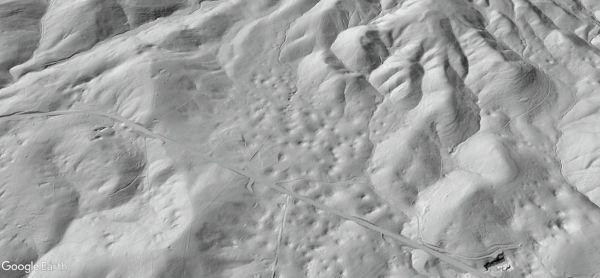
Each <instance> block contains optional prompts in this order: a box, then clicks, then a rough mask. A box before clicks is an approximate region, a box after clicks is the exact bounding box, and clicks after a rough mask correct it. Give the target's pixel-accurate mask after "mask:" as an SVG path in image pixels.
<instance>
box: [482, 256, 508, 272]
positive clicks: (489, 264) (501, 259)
mask: <svg viewBox="0 0 600 278" xmlns="http://www.w3.org/2000/svg"><path fill="white" fill-rule="evenodd" d="M503 262H504V253H500V254H498V256H496V258H494V259H493V260H491V261H489V262H486V263H485V264H484V265H483V267H484V268H485V270H489V269H490V268H492V267H494V266H496V265H499V264H501V263H503Z"/></svg>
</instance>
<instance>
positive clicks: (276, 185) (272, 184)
mask: <svg viewBox="0 0 600 278" xmlns="http://www.w3.org/2000/svg"><path fill="white" fill-rule="evenodd" d="M77 114H86V115H96V116H101V117H105V118H109V119H112V120H114V121H117V122H121V123H122V124H124V125H126V126H128V127H130V128H132V129H133V130H136V131H138V132H140V133H141V134H144V135H146V136H148V137H151V138H155V139H158V140H161V141H162V142H163V143H173V144H176V145H179V146H182V147H185V148H187V149H189V150H191V151H195V152H197V151H198V150H197V149H196V148H194V147H193V146H188V145H187V144H183V143H180V142H177V141H175V140H173V139H170V138H168V137H166V136H164V135H161V134H157V133H155V132H153V131H151V130H149V129H148V128H146V127H144V126H143V125H141V124H138V123H135V122H133V121H131V120H129V119H127V118H124V117H122V116H119V115H114V114H111V113H106V112H101V111H88V110H58V111H51V112H42V111H24V112H15V113H11V114H7V115H0V120H13V119H21V118H30V117H43V116H63V115H77ZM204 159H205V160H206V161H207V162H211V163H215V164H217V165H219V166H221V167H223V168H226V169H228V170H230V171H232V172H234V173H237V174H238V175H241V176H244V177H247V178H249V179H251V180H253V181H255V182H256V183H261V184H264V185H266V186H267V187H269V188H271V189H272V190H275V191H277V192H279V193H282V194H284V195H287V196H290V197H292V198H295V199H297V200H300V201H302V202H305V203H307V204H310V205H312V206H313V207H315V208H318V209H320V210H323V211H325V212H328V213H331V214H333V215H336V216H338V217H340V218H343V219H345V220H348V221H352V222H354V223H356V224H357V225H359V226H362V227H364V228H366V229H368V230H371V231H374V232H376V233H379V234H382V235H385V236H386V237H389V238H393V239H394V240H396V241H398V242H399V243H401V244H402V245H405V246H408V247H410V248H413V249H420V250H422V251H424V252H426V253H427V254H429V255H431V256H434V257H436V258H438V259H440V260H441V261H444V262H446V263H447V264H449V265H452V266H454V267H456V268H457V269H460V270H462V271H465V272H468V273H471V274H472V275H475V276H476V277H481V278H493V276H491V275H489V274H487V273H485V272H483V271H481V270H479V269H476V268H474V267H472V266H470V265H468V264H466V263H464V262H462V261H460V260H458V259H456V258H454V257H451V256H450V255H448V254H446V253H445V252H443V251H439V250H436V249H437V248H432V247H430V246H428V245H426V244H423V243H420V242H418V241H416V240H413V239H410V238H408V237H406V236H403V235H401V234H398V233H395V232H392V231H390V230H387V229H385V228H383V227H380V226H377V225H375V224H373V223H371V222H369V221H367V220H365V219H363V218H361V217H359V216H355V215H352V214H348V213H346V212H343V211H340V210H337V209H335V208H331V207H328V206H326V205H323V204H321V203H319V202H316V201H314V200H312V199H310V198H308V197H305V196H302V195H300V194H298V193H296V192H294V191H292V190H290V189H288V188H286V187H284V186H281V185H280V183H282V181H271V180H268V179H264V178H259V177H257V176H256V175H253V174H252V173H249V172H247V171H246V170H245V169H238V168H237V167H235V166H229V165H227V164H226V162H222V161H218V160H214V159H209V158H204Z"/></svg>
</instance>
